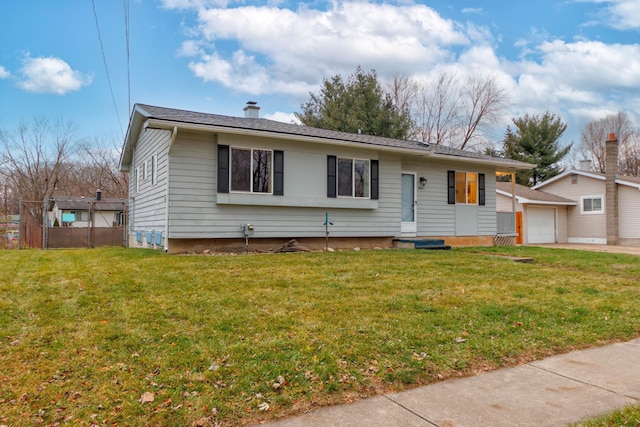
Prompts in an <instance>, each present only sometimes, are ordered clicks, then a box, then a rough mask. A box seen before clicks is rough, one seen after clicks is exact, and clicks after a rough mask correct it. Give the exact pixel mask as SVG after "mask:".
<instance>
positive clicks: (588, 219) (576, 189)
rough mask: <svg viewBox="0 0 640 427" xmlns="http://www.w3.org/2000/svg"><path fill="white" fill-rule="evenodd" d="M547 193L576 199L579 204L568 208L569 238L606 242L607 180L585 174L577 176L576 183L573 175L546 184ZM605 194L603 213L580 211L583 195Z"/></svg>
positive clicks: (579, 241)
mask: <svg viewBox="0 0 640 427" xmlns="http://www.w3.org/2000/svg"><path fill="white" fill-rule="evenodd" d="M543 190H544V191H545V192H547V193H551V194H555V195H557V196H561V197H565V198H567V199H571V200H575V201H576V202H577V203H578V206H570V207H569V208H568V210H567V240H568V241H569V242H572V241H574V242H576V243H598V242H600V243H605V242H606V238H607V224H606V215H605V214H604V212H606V206H605V205H606V200H605V198H604V196H605V182H604V180H599V179H596V178H591V177H588V176H584V175H579V176H578V177H577V182H576V183H575V184H572V183H571V176H570V175H567V176H566V177H564V178H563V179H559V180H557V181H554V182H551V183H549V184H548V185H546V186H544V188H543ZM587 195H588V196H603V209H602V214H583V213H581V212H580V203H581V196H587Z"/></svg>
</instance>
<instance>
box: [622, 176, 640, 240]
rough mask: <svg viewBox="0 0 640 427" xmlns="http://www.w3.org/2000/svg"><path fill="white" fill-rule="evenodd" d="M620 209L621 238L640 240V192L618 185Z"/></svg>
mask: <svg viewBox="0 0 640 427" xmlns="http://www.w3.org/2000/svg"><path fill="white" fill-rule="evenodd" d="M618 208H619V209H618V212H619V213H618V215H619V216H618V220H619V222H620V223H619V227H620V228H619V230H620V238H621V239H638V240H640V190H638V189H637V188H633V187H627V186H626V185H618Z"/></svg>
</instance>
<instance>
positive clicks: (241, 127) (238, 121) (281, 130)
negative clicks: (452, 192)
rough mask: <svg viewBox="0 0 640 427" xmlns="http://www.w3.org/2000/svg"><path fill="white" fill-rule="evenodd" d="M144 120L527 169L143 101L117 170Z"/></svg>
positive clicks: (436, 148) (412, 144)
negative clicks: (357, 145)
mask: <svg viewBox="0 0 640 427" xmlns="http://www.w3.org/2000/svg"><path fill="white" fill-rule="evenodd" d="M145 122H153V123H152V125H162V124H164V125H165V127H166V128H167V129H172V128H173V127H177V128H187V129H188V128H194V129H202V130H214V131H227V132H231V133H234V132H238V133H247V132H249V133H254V134H261V135H265V136H279V137H288V138H291V139H307V140H312V141H315V142H324V143H329V144H354V143H355V144H359V145H360V144H361V145H365V146H369V147H371V148H378V149H386V150H392V151H403V152H407V153H413V154H415V155H424V156H431V157H446V158H452V157H453V158H458V159H460V160H467V161H475V162H478V163H485V164H492V165H496V166H502V167H504V168H508V169H510V170H519V169H529V168H531V167H533V165H530V164H528V163H524V162H520V161H517V160H511V159H503V158H498V157H491V156H486V155H484V154H480V153H475V152H472V151H467V150H459V149H455V148H451V147H446V146H442V145H434V144H425V143H422V142H420V141H407V140H401V139H393V138H386V137H381V136H375V135H366V134H358V133H349V132H340V131H334V130H327V129H320V128H314V127H309V126H303V125H297V124H292V123H283V122H277V121H274V120H268V119H264V118H247V117H232V116H223V115H219V114H209V113H199V112H195V111H186V110H178V109H174V108H165V107H157V106H153V105H146V104H136V105H135V106H134V109H133V113H132V115H131V120H130V122H129V129H128V130H127V136H126V137H125V141H124V146H123V150H122V156H121V159H120V168H121V170H124V171H127V170H129V167H130V165H131V160H132V155H133V148H134V144H135V141H136V140H137V138H138V135H139V133H140V131H141V129H142V127H143V126H144V124H145Z"/></svg>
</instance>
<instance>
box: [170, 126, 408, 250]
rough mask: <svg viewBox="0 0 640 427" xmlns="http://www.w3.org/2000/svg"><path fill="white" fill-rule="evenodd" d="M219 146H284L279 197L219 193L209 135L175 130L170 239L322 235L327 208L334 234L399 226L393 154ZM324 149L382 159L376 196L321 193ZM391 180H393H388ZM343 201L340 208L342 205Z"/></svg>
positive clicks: (392, 230)
mask: <svg viewBox="0 0 640 427" xmlns="http://www.w3.org/2000/svg"><path fill="white" fill-rule="evenodd" d="M217 142H218V143H220V144H226V145H230V146H236V147H247V148H264V149H277V150H283V151H284V195H283V196H274V195H270V194H235V193H230V194H220V195H216V188H217V182H216V180H217V173H216V170H217V159H216V156H217V149H216V144H215V141H213V138H212V136H211V135H205V134H200V135H199V134H195V133H193V134H188V133H178V137H177V138H176V142H175V144H174V149H173V152H172V156H171V177H172V181H171V191H170V204H171V205H170V222H169V237H170V238H230V237H235V238H237V237H241V236H242V233H241V229H240V226H241V224H243V223H251V224H253V225H254V233H253V236H252V237H254V238H261V237H264V238H268V237H322V236H324V235H325V227H324V225H323V224H324V220H325V212H328V213H329V217H330V220H331V221H332V222H333V223H334V225H333V226H331V227H330V232H331V235H332V236H335V237H346V236H394V235H396V234H397V233H398V232H399V229H400V222H399V221H400V220H399V218H400V214H399V176H398V178H394V176H395V175H396V174H398V175H399V172H398V171H399V165H400V162H399V159H398V158H397V157H394V156H386V157H385V156H380V157H379V156H378V154H377V153H376V152H372V151H369V150H358V149H350V148H340V147H333V146H325V145H318V144H308V143H303V142H297V143H296V142H291V141H284V140H278V139H271V138H255V137H254V138H251V139H250V140H249V139H247V138H243V137H241V136H236V135H218V141H217ZM327 154H334V155H337V156H341V157H353V158H360V159H376V158H377V159H379V161H380V183H381V185H380V200H379V201H375V200H369V199H366V200H364V199H362V200H361V199H352V198H343V199H340V198H337V199H333V200H331V199H329V198H327V196H326V192H327V189H326V162H327ZM394 179H395V181H397V182H398V183H397V184H394V182H393V181H394ZM341 206H344V207H341Z"/></svg>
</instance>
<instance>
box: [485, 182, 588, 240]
mask: <svg viewBox="0 0 640 427" xmlns="http://www.w3.org/2000/svg"><path fill="white" fill-rule="evenodd" d="M496 193H497V196H496V203H497V210H498V212H513V195H512V184H511V183H510V182H496ZM515 193H516V194H515V197H516V212H518V214H516V232H517V233H518V234H519V236H518V237H517V240H516V242H517V243H524V244H539V243H566V242H567V239H568V238H567V208H568V207H569V206H576V205H577V203H576V202H575V201H573V200H569V199H565V198H564V197H560V196H556V195H553V194H549V193H545V192H544V191H540V190H532V189H531V188H529V187H525V186H524V185H519V184H515Z"/></svg>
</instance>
